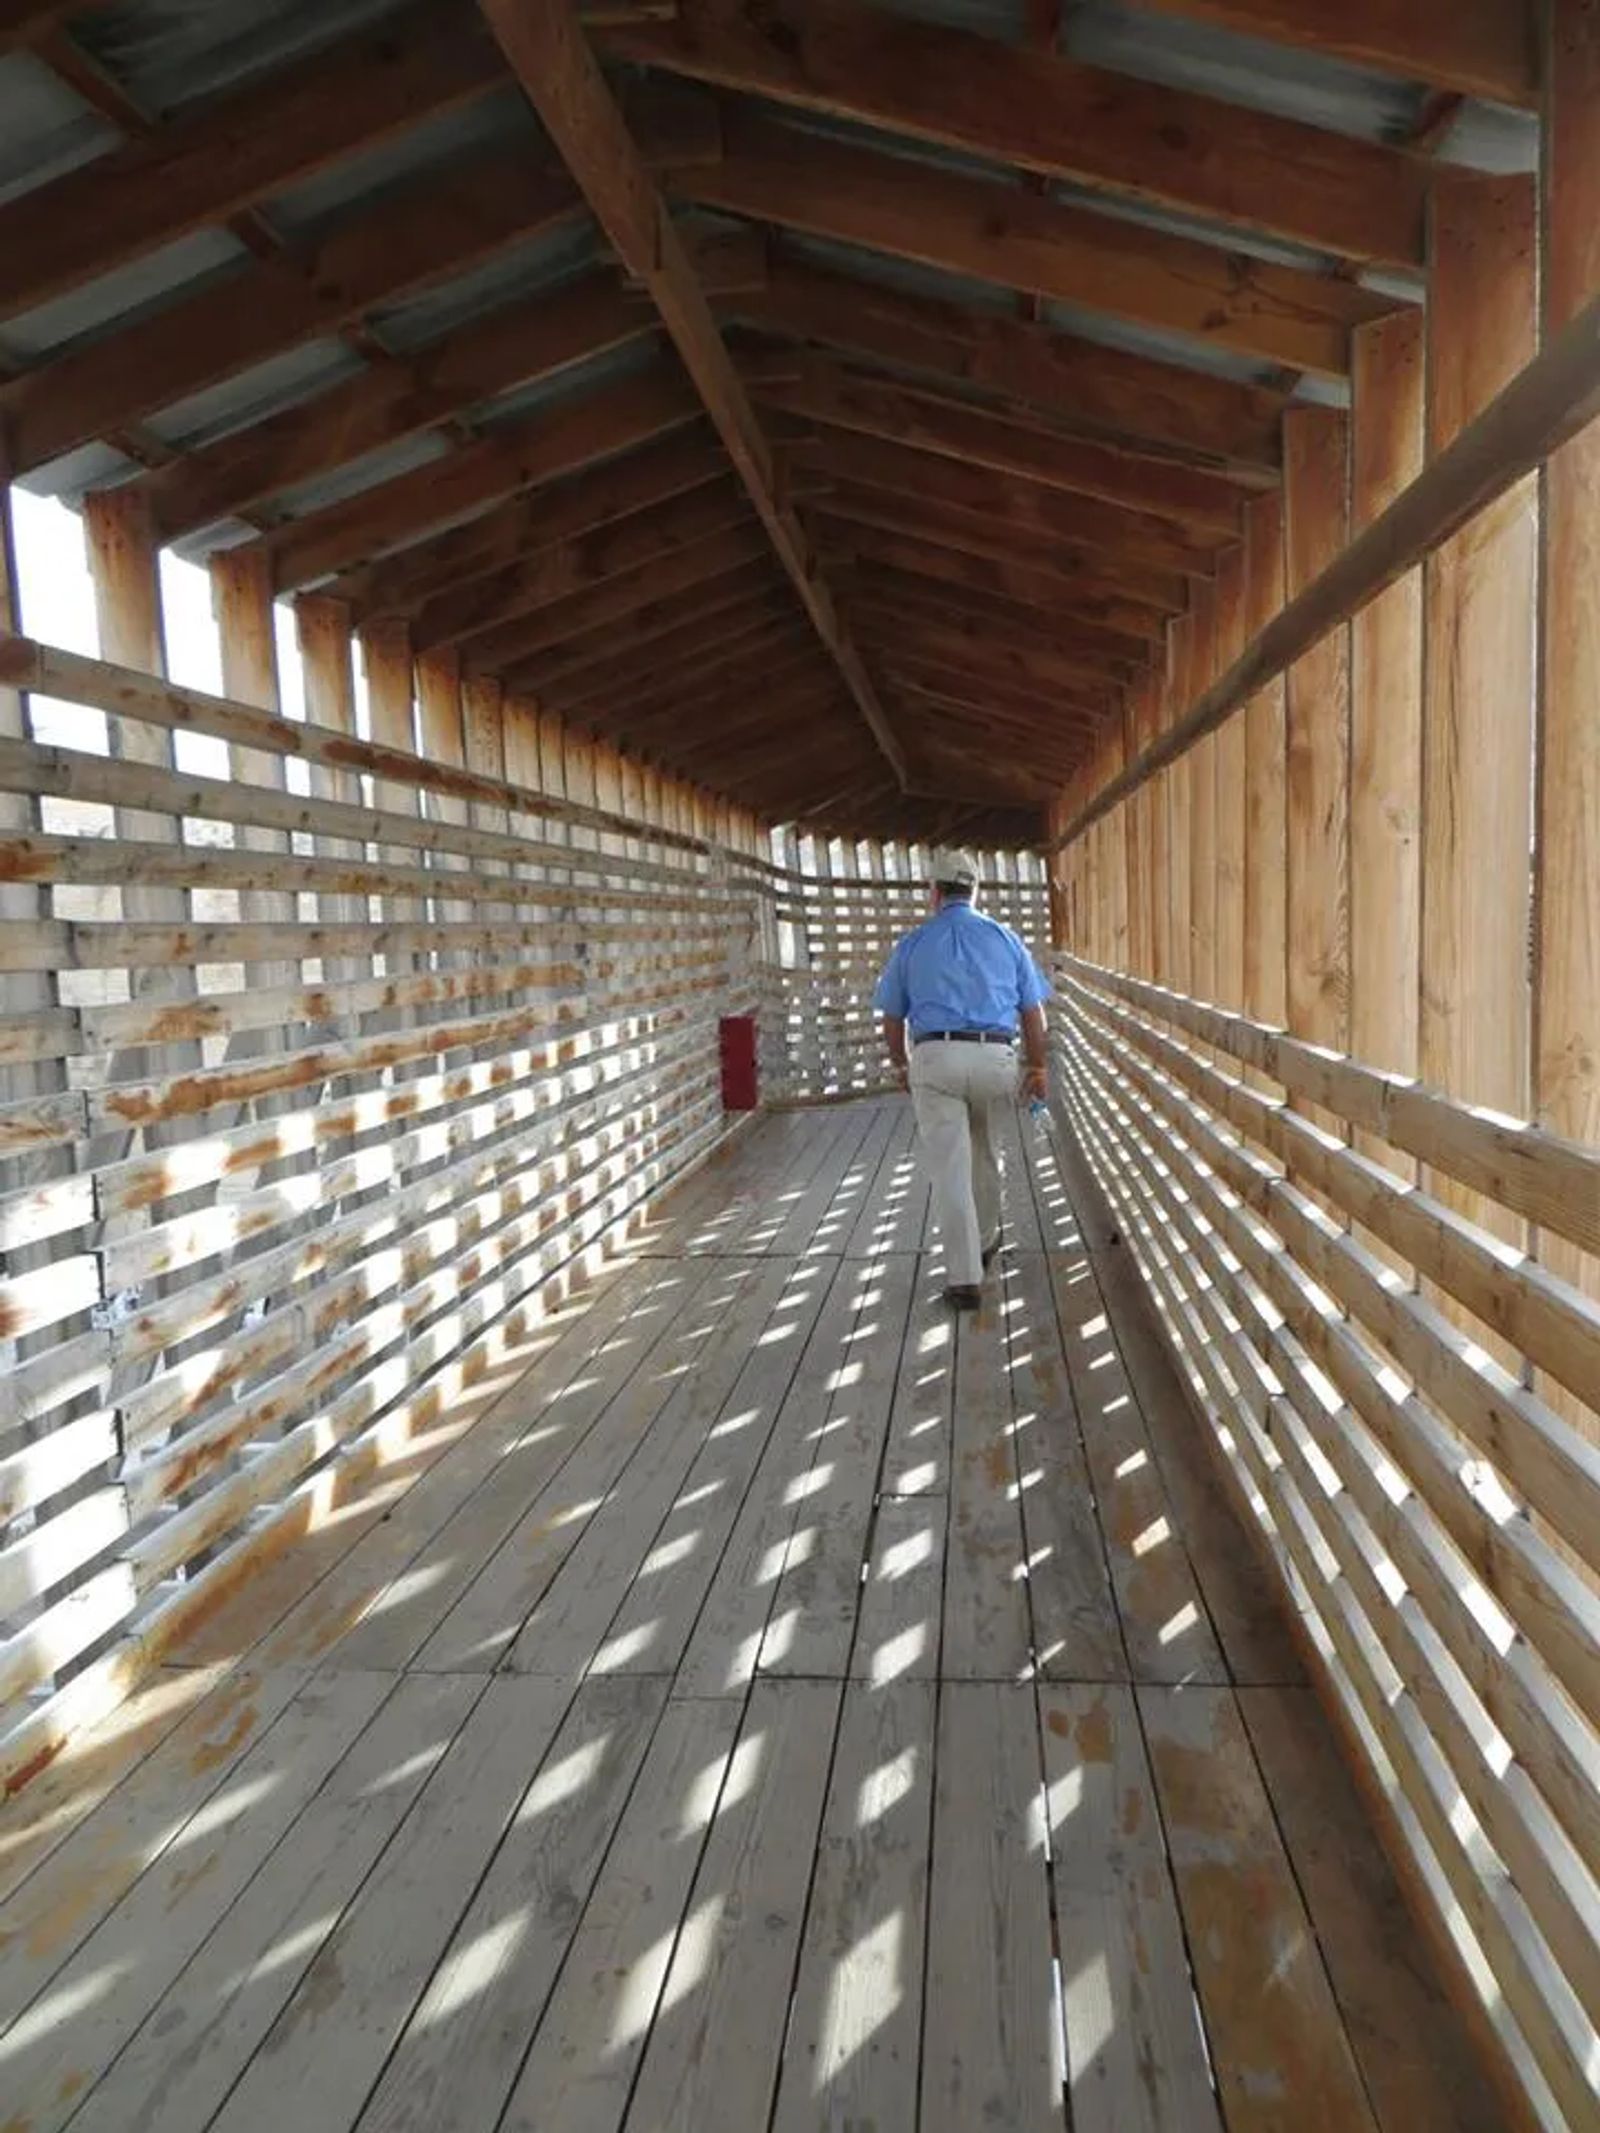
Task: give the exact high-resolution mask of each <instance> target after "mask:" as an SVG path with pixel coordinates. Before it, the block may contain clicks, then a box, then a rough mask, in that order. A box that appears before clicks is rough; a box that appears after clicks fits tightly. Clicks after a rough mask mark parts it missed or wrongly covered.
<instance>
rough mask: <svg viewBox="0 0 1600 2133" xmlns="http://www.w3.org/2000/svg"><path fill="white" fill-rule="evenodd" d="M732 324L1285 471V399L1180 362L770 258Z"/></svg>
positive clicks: (1243, 466)
mask: <svg viewBox="0 0 1600 2133" xmlns="http://www.w3.org/2000/svg"><path fill="white" fill-rule="evenodd" d="M726 310H727V312H728V315H729V316H730V317H735V318H741V319H747V320H749V321H750V322H751V323H752V324H754V325H757V326H759V327H761V328H762V329H763V330H764V331H767V332H771V333H782V334H787V335H789V336H790V337H791V338H793V339H796V340H802V341H811V342H815V343H817V344H819V345H821V346H823V347H829V348H836V349H839V350H841V351H848V352H853V353H855V354H857V355H863V356H867V357H871V358H874V359H876V360H878V361H881V362H885V363H890V364H894V365H895V366H897V367H904V366H910V367H911V368H913V369H916V370H922V371H928V372H930V373H933V374H936V375H938V376H942V377H946V378H949V379H950V380H951V381H952V382H953V383H957V384H962V385H969V386H976V387H978V388H980V389H981V390H983V391H986V392H989V393H993V394H994V395H996V396H997V397H999V398H1001V399H1003V400H1006V401H1014V402H1018V403H1020V404H1021V405H1023V406H1025V407H1033V408H1037V409H1038V410H1039V411H1040V412H1041V413H1044V414H1050V415H1054V416H1056V417H1057V418H1058V419H1059V420H1061V421H1062V422H1064V423H1066V424H1068V425H1070V426H1071V427H1074V428H1080V429H1087V430H1089V431H1091V432H1093V433H1096V434H1098V433H1104V434H1107V435H1109V436H1114V437H1124V438H1129V439H1133V440H1136V441H1139V442H1141V443H1148V444H1152V445H1157V446H1160V447H1163V448H1165V449H1166V450H1168V451H1171V452H1173V453H1176V454H1182V455H1184V456H1185V457H1186V458H1188V459H1190V460H1191V461H1194V462H1196V463H1199V464H1202V465H1211V466H1218V465H1220V466H1225V467H1227V468H1228V469H1229V471H1230V472H1231V473H1233V474H1234V475H1235V477H1236V478H1240V479H1245V480H1248V481H1249V482H1250V483H1251V484H1252V485H1253V486H1259V487H1263V488H1269V487H1270V486H1271V485H1272V483H1273V482H1274V481H1275V480H1276V478H1277V474H1278V470H1279V469H1280V467H1281V465H1282V461H1283V451H1282V441H1281V430H1282V419H1283V408H1284V404H1285V396H1284V394H1282V393H1281V392H1278V391H1274V390H1272V389H1270V388H1268V387H1266V386H1259V385H1241V384H1236V383H1235V382H1234V381H1233V380H1232V379H1231V378H1217V377H1212V376H1211V375H1210V374H1209V373H1207V372H1205V371H1199V370H1186V369H1184V368H1183V366H1182V365H1181V364H1177V363H1160V362H1156V361H1155V360H1153V359H1152V358H1151V357H1149V356H1140V355H1134V354H1132V353H1131V352H1129V351H1128V350H1126V349H1122V348H1107V347H1105V346H1103V345H1102V344H1101V343H1099V342H1097V341H1085V340H1081V339H1079V338H1077V337H1076V336H1075V335H1071V334H1064V333H1057V332H1055V331H1053V330H1052V329H1051V328H1050V327H1048V326H1043V325H1029V324H1026V323H1025V322H1023V321H1022V320H1020V319H1014V318H1008V317H1006V316H1004V315H1002V314H1000V313H990V312H987V311H974V310H970V309H968V308H967V307H966V306H964V305H961V304H954V303H948V302H945V301H944V300H942V299H940V298H936V297H928V296H920V295H911V294H910V293H908V292H907V291H905V290H902V289H891V288H885V287H883V286H882V285H881V284H879V283H877V282H871V281H864V280H861V279H860V278H858V277H857V276H855V275H850V274H836V273H831V272H828V271H826V270H824V269H822V268H820V267H814V266H812V265H811V264H810V263H809V262H807V261H803V260H793V259H788V258H785V257H784V256H783V255H782V253H781V252H778V253H775V254H774V256H772V257H770V258H769V260H768V265H767V273H766V279H765V281H764V282H763V283H762V284H761V285H760V286H759V287H757V288H752V289H747V290H745V291H743V292H742V293H740V294H738V295H736V296H732V297H730V298H728V299H727V300H726Z"/></svg>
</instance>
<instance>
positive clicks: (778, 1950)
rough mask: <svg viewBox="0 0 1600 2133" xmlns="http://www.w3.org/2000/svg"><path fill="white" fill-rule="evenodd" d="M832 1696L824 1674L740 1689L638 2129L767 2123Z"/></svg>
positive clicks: (640, 2091)
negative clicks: (743, 1692) (730, 1746)
mask: <svg viewBox="0 0 1600 2133" xmlns="http://www.w3.org/2000/svg"><path fill="white" fill-rule="evenodd" d="M839 1697H840V1689H839V1684H838V1683H836V1682H821V1681H771V1680H763V1681H758V1682H757V1683H756V1684H755V1686H754V1688H753V1689H752V1690H751V1692H750V1700H749V1703H748V1705H747V1706H746V1710H745V1719H744V1725H743V1727H742V1728H741V1731H740V1734H739V1742H738V1746H737V1747H736V1749H735V1751H734V1764H733V1768H732V1770H731V1771H730V1773H729V1776H728V1780H727V1783H726V1785H725V1786H724V1789H723V1795H722V1799H721V1801H720V1802H719V1803H718V1810H717V1819H716V1821H715V1822H714V1823H713V1825H712V1829H711V1834H710V1837H709V1839H708V1840H707V1843H706V1848H705V1853H704V1855H703V1857H702V1859H701V1861H700V1871H699V1873H698V1874H697V1875H696V1877H695V1884H694V1888H693V1891H692V1892H691V1895H690V1899H689V1914H688V1917H687V1919H686V1921H685V1924H684V1929H683V1932H682V1934H681V1935H680V1936H679V1939H678V1943H677V1946H676V1947H675V1949H674V1950H673V1956H672V1963H671V1966H670V1968H669V1969H668V1971H667V1976H666V1981H665V1983H664V1984H663V1986H662V1990H661V2000H660V2004H659V2006H658V2008H657V2011H656V2018H655V2023H654V2026H653V2028H652V2030H651V2033H650V2041H649V2044H648V2045H647V2047H646V2049H645V2054H644V2059H643V2061H642V2063H641V2065H640V2068H639V2079H638V2086H637V2087H636V2089H635V2090H634V2095H633V2102H632V2105H631V2107H630V2109H629V2112H628V2118H627V2124H628V2126H629V2127H630V2128H632V2129H634V2133H708V2129H709V2128H711V2127H713V2126H727V2127H729V2128H730V2129H731V2128H733V2127H735V2126H739V2127H745V2126H749V2127H759V2126H764V2125H765V2124H766V2122H767V2117H768V2114H769V2112H770V2110H771V2108H772V2099H773V2094H774V2090H775V2088H776V2083H777V2074H778V2060H779V2054H780V2053H781V2051H782V2049H783V2040H784V2027H785V2023H786V2020H787V2016H788V2011H789V1993H790V1987H791V1984H792V1982H793V1978H794V1963H795V1951H796V1947H797V1944H798V1942H799V1938H800V1929H801V1923H802V1920H803V1917H804V1912H805V1904H806V1895H807V1891H808V1888H809V1885H810V1880H811V1862H812V1855H813V1852H814V1850H815V1846H816V1840H817V1826H818V1822H819V1820H820V1818H821V1814H822V1803H823V1791H824V1788H825V1786H826V1784H827V1779H828V1766H829V1761H830V1758H831V1756H832V1752H833V1739H834V1729H835V1726H836V1724H837V1721H838V1716H839ZM757 1919H759V1920H760V1929H759V1931H756V1932H751V1931H749V1930H746V1928H747V1925H748V1922H750V1921H753V1920H757Z"/></svg>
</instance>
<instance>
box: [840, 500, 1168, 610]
mask: <svg viewBox="0 0 1600 2133" xmlns="http://www.w3.org/2000/svg"><path fill="white" fill-rule="evenodd" d="M812 508H813V511H814V513H815V515H816V516H817V517H818V518H819V519H826V521H827V522H828V524H829V526H830V527H837V528H838V529H839V530H840V533H841V535H842V536H843V538H845V539H846V540H860V539H863V538H870V537H873V536H877V537H880V538H882V539H885V540H888V541H891V542H893V541H897V540H902V539H910V540H914V541H915V542H916V543H917V544H918V545H919V546H921V547H924V548H927V549H932V550H937V551H938V552H940V553H943V554H946V555H952V556H955V557H956V558H958V559H964V560H968V561H972V562H976V563H991V564H994V565H996V566H998V567H999V568H1001V569H1004V570H1016V571H1026V573H1027V574H1028V575H1029V576H1030V577H1033V578H1037V579H1038V580H1039V582H1040V583H1041V584H1050V585H1054V586H1055V587H1056V588H1057V594H1056V597H1057V598H1058V599H1065V598H1067V597H1068V596H1069V594H1081V595H1082V596H1083V597H1085V598H1087V599H1089V600H1091V601H1092V600H1093V599H1094V598H1095V597H1096V596H1097V595H1105V596H1106V597H1108V598H1110V599H1114V600H1132V601H1134V602H1136V603H1137V604H1138V605H1140V606H1143V607H1149V608H1153V609H1155V610H1156V611H1157V612H1158V613H1160V614H1162V615H1167V616H1171V615H1178V614H1182V613H1183V611H1184V609H1185V608H1186V607H1187V605H1188V599H1189V581H1188V579H1187V578H1185V577H1183V576H1181V575H1180V574H1179V573H1178V572H1176V571H1160V570H1151V569H1145V568H1142V567H1141V566H1139V565H1138V564H1134V563H1128V562H1125V561H1123V560H1121V559H1119V558H1118V557H1116V556H1106V555H1096V554H1095V553H1093V552H1092V551H1088V550H1085V549H1076V548H1067V547H1064V546H1061V545H1060V544H1058V543H1055V542H1051V541H1049V540H1041V539H1039V538H1038V537H1037V536H1036V535H1031V534H1029V533H1026V532H1023V531H1020V530H1018V529H1017V528H1015V527H1011V526H1003V525H1000V524H999V523H997V522H996V521H994V520H992V519H989V518H985V517H983V516H982V515H981V514H980V513H978V512H976V511H964V510H962V509H961V508H960V507H959V506H958V505H955V504H948V503H935V502H934V501H933V500H932V499H931V498H929V497H923V498H921V499H920V500H919V501H913V500H912V499H911V498H910V497H903V496H898V495H896V494H895V493H894V492H893V491H892V490H888V489H872V488H867V487H865V486H862V487H859V488H858V487H855V486H854V485H852V484H850V483H847V482H839V483H837V484H835V485H834V486H833V487H832V488H831V489H830V491H829V492H828V494H827V496H826V497H825V498H824V499H823V500H822V501H821V502H820V503H819V504H817V505H815V506H813V507H812Z"/></svg>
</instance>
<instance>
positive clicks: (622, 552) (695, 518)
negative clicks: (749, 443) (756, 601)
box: [411, 479, 753, 652]
mask: <svg viewBox="0 0 1600 2133" xmlns="http://www.w3.org/2000/svg"><path fill="white" fill-rule="evenodd" d="M751 523H753V522H752V520H751V517H750V505H749V501H748V499H747V498H746V497H745V495H744V494H743V492H742V491H741V490H740V489H739V488H738V487H737V486H736V484H735V483H733V482H732V481H730V480H727V479H724V480H722V481H718V482H714V483H711V484H708V485H707V486H706V487H705V488H701V489H691V490H690V491H689V493H688V494H687V495H686V496H682V497H675V498H673V499H671V501H669V502H667V503H665V504H661V505H658V506H657V507H656V508H655V509H654V510H650V511H640V512H637V513H635V515H634V516H633V517H632V518H630V519H624V520H622V521H621V523H620V524H619V525H617V526H614V527H605V528H603V529H601V535H600V537H594V536H591V537H590V538H589V541H588V542H587V544H586V545H580V544H579V543H578V542H574V541H566V542H561V543H559V544H558V545H557V546H555V547H554V548H541V549H536V550H535V551H534V552H533V553H532V554H531V555H530V556H529V557H528V558H527V560H526V561H525V562H516V563H507V564H505V565H503V566H502V567H501V568H500V569H499V570H497V571H493V572H491V573H489V574H488V575H486V576H483V577H478V578H473V579H471V580H469V581H468V582H467V583H466V584H465V585H457V586H453V587H451V588H450V589H449V590H447V591H445V592H441V593H440V594H438V595H437V596H436V597H435V598H434V599H432V600H428V601H426V602H425V603H424V604H423V605H422V606H421V607H420V608H419V609H418V610H417V611H416V614H415V615H414V617H413V619H412V623H411V642H412V644H413V645H414V646H415V648H416V649H417V650H418V651H419V652H423V651H429V650H432V649H433V648H434V647H436V646H439V645H446V644H463V643H471V642H472V641H473V640H474V639H476V638H478V637H480V636H482V635H483V634H484V632H485V631H489V630H495V629H500V628H503V627H504V626H505V625H506V624H507V623H513V622H518V621H521V620H523V619H524V618H525V617H527V616H529V615H533V614H538V613H542V612H543V611H544V610H545V609H546V608H549V607H552V606H555V605H557V604H559V603H564V602H566V601H568V600H572V599H576V598H578V597H579V596H581V595H583V594H585V593H589V592H594V591H597V590H598V589H599V588H601V587H602V586H608V585H612V584H614V583H616V582H618V581H619V580H627V579H628V578H630V577H631V576H632V575H633V573H635V572H637V571H639V570H645V569H648V568H650V567H651V566H652V565H653V564H657V563H664V562H667V561H668V560H670V559H671V558H672V557H674V556H677V555H679V554H681V553H683V552H684V551H685V550H688V549H692V548H693V547H694V546H696V545H697V544H698V543H700V542H702V541H705V540H708V539H709V538H710V537H711V536H712V535H713V534H721V533H727V532H729V531H731V530H732V529H733V528H734V527H736V526H741V525H750V524H751Z"/></svg>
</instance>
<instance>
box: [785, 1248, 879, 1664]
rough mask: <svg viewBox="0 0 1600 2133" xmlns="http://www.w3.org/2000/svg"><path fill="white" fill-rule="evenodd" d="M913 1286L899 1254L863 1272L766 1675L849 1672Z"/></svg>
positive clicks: (868, 1265)
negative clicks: (875, 1504) (879, 1475)
mask: <svg viewBox="0 0 1600 2133" xmlns="http://www.w3.org/2000/svg"><path fill="white" fill-rule="evenodd" d="M915 1278H916V1263H915V1261H914V1260H912V1259H909V1258H907V1257H906V1256H904V1255H903V1254H902V1255H900V1256H898V1257H895V1258H891V1259H883V1260H875V1261H870V1262H866V1263H864V1264H863V1267H862V1281H861V1287H860V1291H859V1312H858V1316H857V1319H856V1323H855V1325H854V1326H853V1327H852V1328H851V1332H850V1339H849V1343H848V1345H847V1346H846V1347H845V1349H844V1350H843V1352H842V1354H841V1356H840V1359H839V1365H838V1376H839V1380H840V1382H839V1384H838V1386H837V1388H836V1390H835V1393H834V1397H833V1403H832V1406H831V1408H830V1411H829V1414H828V1421H827V1433H826V1435H825V1436H823V1437H822V1439H821V1440H820V1442H819V1444H818V1446H817V1455H816V1461H815V1464H814V1465H813V1467H812V1469H811V1473H810V1475H809V1477H808V1480H809V1486H808V1489H807V1493H806V1495H805V1497H804V1500H803V1502H802V1504H801V1507H800V1508H801V1517H800V1522H799V1525H798V1526H797V1528H796V1532H795V1536H794V1539H793V1541H792V1542H791V1544H790V1548H789V1552H788V1556H787V1558H786V1560H785V1563H784V1567H783V1572H782V1575H781V1576H780V1577H779V1579H778V1583H777V1588H776V1591H775V1593H774V1595H773V1603H772V1617H771V1620H770V1622H769V1623H768V1626H767V1634H766V1636H765V1637H764V1638H763V1639H762V1644H761V1656H760V1659H759V1661H758V1664H759V1666H760V1668H761V1671H762V1672H763V1673H773V1674H815V1675H821V1676H825V1677H827V1678H830V1679H835V1680H837V1679H841V1678H842V1677H843V1676H844V1674H845V1673H846V1671H847V1670H848V1668H849V1664H850V1652H851V1647H852V1645H853V1643H854V1640H855V1627H856V1616H857V1613H858V1612H859V1610H860V1606H861V1576H862V1566H863V1564H864V1563H865V1561H866V1555H867V1544H868V1536H869V1534H870V1532H871V1527H872V1507H873V1501H874V1498H875V1496H876V1493H877V1487H878V1474H879V1469H880V1468H881V1466H882V1464H883V1450H884V1436H885V1433H886V1431H887V1429H888V1426H889V1415H890V1411H891V1409H892V1407H893V1405H894V1391H895V1381H896V1379H897V1377H898V1375H899V1370H900V1352H901V1345H902V1343H903V1341H904V1338H905V1326H906V1315H907V1313H908V1311H909V1310H910V1307H911V1296H912V1289H913V1286H914V1283H915ZM802 1536H803V1537H804V1539H803V1544H802Z"/></svg>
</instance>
